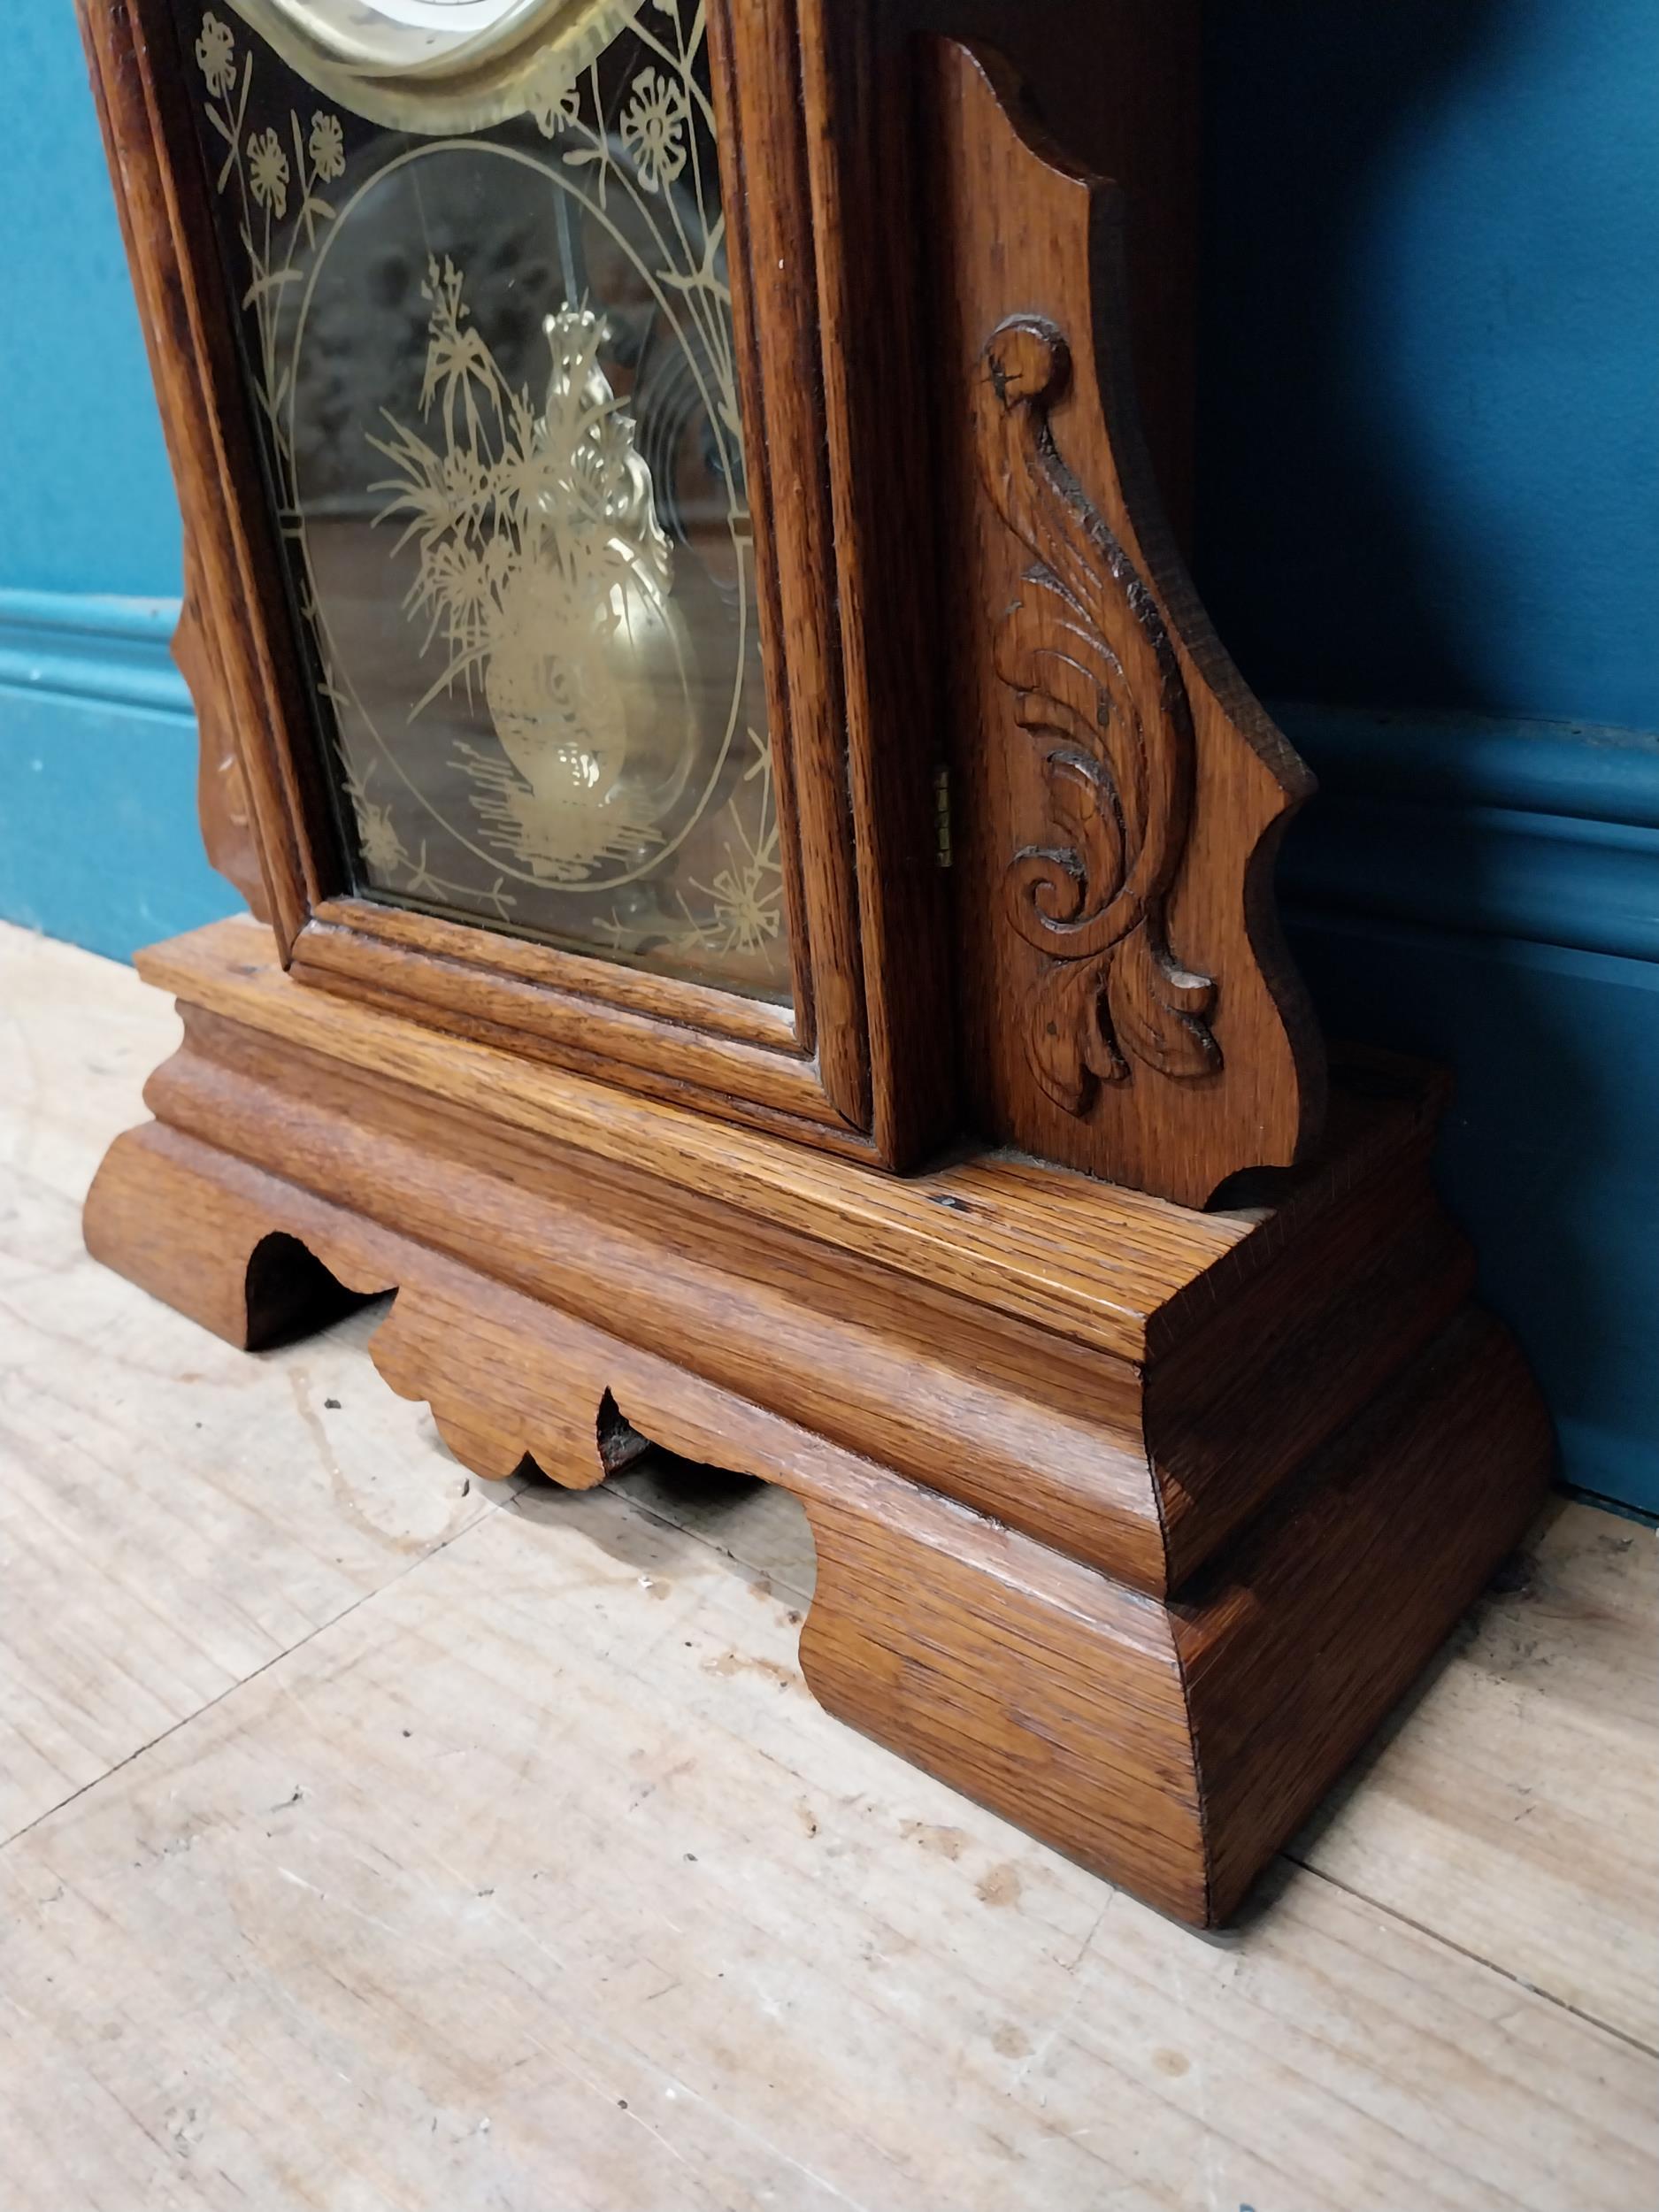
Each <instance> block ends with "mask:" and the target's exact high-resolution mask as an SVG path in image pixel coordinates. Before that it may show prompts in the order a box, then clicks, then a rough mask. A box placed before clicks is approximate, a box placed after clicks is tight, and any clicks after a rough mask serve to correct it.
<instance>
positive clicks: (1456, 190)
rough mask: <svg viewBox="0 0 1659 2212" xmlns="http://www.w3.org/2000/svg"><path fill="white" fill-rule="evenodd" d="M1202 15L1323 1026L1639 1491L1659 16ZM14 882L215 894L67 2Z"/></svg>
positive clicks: (1656, 586)
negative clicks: (1427, 1093) (1428, 1120)
mask: <svg viewBox="0 0 1659 2212" xmlns="http://www.w3.org/2000/svg"><path fill="white" fill-rule="evenodd" d="M1207 16H1208V35H1209V73H1210V86H1209V95H1208V106H1209V129H1210V149H1211V153H1210V185H1209V206H1208V236H1207V251H1206V267H1207V278H1206V327H1205V346H1204V356H1203V370H1202V390H1201V425H1200V429H1201V437H1200V457H1201V464H1202V466H1201V483H1202V504H1201V511H1200V515H1199V531H1198V542H1197V548H1196V559H1195V565H1196V568H1197V570H1198V574H1199V580H1200V583H1201V586H1202V588H1203V590H1204V591H1205V593H1206V595H1207V596H1208V597H1209V599H1210V604H1211V607H1212V609H1213V611H1214V612H1215V614H1216V616H1217V621H1218V624H1219V626H1220V627H1221V630H1222V633H1223V634H1224V635H1225V637H1226V639H1227V641H1228V643H1229V645H1230V646H1231V648H1232V649H1233V652H1234V653H1235V655H1236V656H1237V657H1238V659H1239V660H1240V664H1241V665H1242V666H1243V668H1244V670H1245V672H1246V673H1247V675H1248V676H1249V677H1250V679H1251V680H1252V681H1253V682H1254V683H1255V684H1256V687H1257V688H1258V689H1260V690H1261V691H1262V692H1263V694H1264V695H1267V696H1268V697H1269V698H1270V699H1271V701H1272V702H1273V703H1274V705H1275V708H1276V710H1277V711H1278V712H1279V714H1280V716H1281V718H1282V719H1283V720H1284V721H1285V722H1286V726H1287V727H1288V728H1289V729H1290V731H1291V733H1292V734H1293V736H1294V738H1295V739H1296V741H1297V742H1298V743H1299V744H1301V745H1302V748H1303V749H1304V750H1305V751H1306V752H1307V754H1308V756H1309V757H1310V760H1311V761H1312V762H1313V764H1314V765H1315V767H1316V768H1317V770H1318V771H1319V772H1320V774H1321V777H1322V779H1323V782H1324V786H1325V789H1324V793H1323V795H1322V796H1321V798H1320V800H1319V801H1318V802H1317V804H1316V806H1315V807H1314V808H1313V809H1312V810H1310V813H1309V816H1308V817H1307V818H1306V821H1305V823H1304V824H1303V825H1302V826H1299V828H1298V829H1297V831H1296V832H1295V833H1294V836H1293V838H1292V840H1291V842H1290V845H1289V848H1288V849H1287V852H1286V865H1285V872H1284V880H1285V886H1286V900H1287V904H1288V906H1289V909H1290V912H1291V918H1292V924H1293V930H1294V937H1295V941H1296V945H1297V949H1298V951H1299V953H1300V955H1301V956H1302V960H1303V963H1304V965H1305V966H1306V968H1307V971H1308V973H1309V975H1310V979H1311V980H1312V982H1313V985H1314V987H1315V990H1316V993H1317V995H1318V997H1319V1000H1320V1002H1321V1004H1322V1006H1323V1007H1324V1009H1325V1015H1326V1019H1327V1022H1328V1023H1329V1025H1331V1026H1332V1027H1333V1029H1340V1030H1341V1031H1343V1032H1345V1033H1349V1034H1354V1035H1363V1036H1369V1037H1371V1038H1375V1039H1378V1040H1379V1041H1388V1042H1393V1043H1395V1044H1398V1045H1401V1046H1403V1047H1405V1048H1409V1049H1412V1050H1417V1051H1421V1052H1425V1053H1429V1054H1432V1055H1433V1056H1436V1057H1438V1058H1440V1059H1443V1060H1447V1061H1449V1062H1450V1063H1451V1064H1452V1065H1453V1066H1454V1068H1455V1071H1456V1075H1457V1082H1458V1089H1457V1095H1456V1102H1455V1108H1454V1110H1453V1114H1452V1117H1451V1121H1450V1125H1449V1126H1448V1133H1447V1139H1446V1142H1445V1145H1444V1146H1443V1148H1442V1155H1441V1170H1442V1179H1443V1181H1444V1183H1445V1187H1446V1188H1447V1192H1448V1197H1449V1198H1450V1200H1451V1202H1452V1203H1453V1205H1454V1207H1455V1209H1456V1210H1457V1211H1458V1212H1459V1214H1460V1215H1461V1216H1462V1217H1463V1219H1464V1220H1465V1221H1466V1222H1467V1223H1468V1224H1469V1225H1470V1226H1471V1229H1472V1230H1473V1231H1474V1233H1475V1234H1476V1236H1477V1239H1478V1240H1479V1245H1480V1248H1481V1254H1482V1259H1483V1264H1484V1267H1485V1271H1486V1290H1487V1294H1488V1296H1489V1297H1490V1298H1491V1299H1492V1301H1493V1302H1494V1304H1495V1305H1496V1306H1497V1307H1498V1308H1499V1309H1500V1310H1502V1311H1503V1312H1504V1313H1505V1315H1506V1316H1507V1317H1509V1319H1510V1320H1511V1321H1512V1323H1513V1324H1514V1325H1515V1326H1516V1327H1517V1330H1518V1331H1519V1332H1520V1333H1521V1335H1522V1337H1523V1339H1524V1340H1525V1343H1526V1345H1527V1347H1528V1349H1529V1351H1530V1352H1531V1354H1532V1358H1533V1360H1534V1362H1535V1363H1536V1364H1537V1366H1538V1368H1539V1370H1540V1374H1541V1376H1542V1377H1543V1379H1544V1381H1545V1385H1546V1387H1547V1389H1548V1392H1549V1394H1550V1397H1551V1400H1552V1402H1553V1404H1554V1406H1555V1412H1556V1416H1557V1418H1558V1421H1559V1423H1560V1425H1561V1431H1562V1437H1563V1451H1564V1455H1565V1469H1566V1472H1567V1475H1568V1477H1569V1479H1571V1480H1572V1481H1574V1482H1575V1483H1577V1484H1578V1485H1579V1486H1583V1487H1585V1488H1586V1489H1589V1490H1591V1491H1594V1492H1595V1493H1597V1494H1603V1495H1607V1496H1609V1497H1613V1498H1616V1499H1618V1500H1621V1501H1623V1502H1625V1503H1627V1504H1632V1505H1638V1506H1645V1507H1646V1508H1647V1509H1649V1510H1652V1509H1659V1362H1655V1360H1654V1359H1653V1357H1652V1356H1651V1352H1650V1349H1649V1347H1650V1343H1651V1340H1652V1336H1653V1332H1654V1319H1655V1315H1659V1164H1656V1162H1655V1143H1654V1135H1653V1129H1654V1117H1655V1102H1659V735H1655V733H1656V732H1659V651H1656V650H1655V613H1656V611H1659V406H1655V382H1656V380H1659V129H1655V99H1654V88H1655V85H1659V5H1655V0H1455V5H1451V6H1448V5H1447V4H1445V0H1389V4H1388V5H1387V6H1386V7H1379V6H1378V5H1377V4H1376V0H1210V4H1209V6H1208V8H1207ZM0 188H4V193H5V196H6V204H7V206H8V209H9V210H10V211H11V212H12V227H11V235H12V256H13V261H14V265H15V269H14V281H13V288H12V303H13V311H12V314H11V315H10V316H9V317H8V318H7V319H5V320H4V322H3V323H0V395H3V396H4V402H5V403H4V406H0V915H5V916H9V917H11V918H17V919H22V920H24V921H27V922H30V923H33V924H34V925H35V926H39V927H42V928H45V929H48V930H50V931H52V932H53V933H57V934H58V935H62V936H65V937H68V938H72V939H75V940H77V941H81V942H82V943H87V944H90V945H93V946H95V947H96V948H97V949H99V950H102V951H106V952H111V953H114V954H117V955H119V956H125V955H126V954H127V953H128V952H129V951H130V950H131V949H132V948H133V947H134V945H135V944H137V943H140V942H142V941H145V940H147V939H149V938H152V937H157V936H161V935H165V934H166V933H169V932H171V931H173V930H177V929H182V928H185V927H188V926H190V925H191V924H193V923H195V922H197V921H200V920H204V919H206V918H210V917H211V916H212V915H214V914H217V913H221V912H224V911H227V910H228V909H229V907H230V905H231V904H232V903H233V900H232V895H231V894H230V893H229V892H228V890H227V888H226V887H224V886H223V885H221V884H220V883H219V879H217V878H216V877H214V876H212V875H211V873H210V872H208V871H207V869H206V868H205V866H204V863H203V861H202V859H201V856H200V854H199V852H198V850H197V849H196V836H195V823H194V813H193V781H194V773H195V747H194V737H193V733H192V728H191V724H190V718H189V711H188V702H187V700H186V699H185V696H184V694H183V689H182V687H181V686H180V684H179V682H178V680H177V678H176V677H175V676H174V675H173V672H172V671H171V668H170V665H169V664H168V662H167V660H166V657H165V649H164V642H163V641H164V639H165V633H166V630H167V627H168V626H169V624H170V622H171V619H172V614H173V601H174V599H175V597H176V594H177V591H178V588H179V581H178V575H179V544H178V523H177V517H176V512H175V510H174V507H173V498H172V493H171V488H170V485H169V482H168V479H167V474H166V468H165V457H164V455H163V452H162V447H161V440H160V436H159V433H158V430H157V424H156V420H155V411H154V406H153V403H152V401H151V398H150V387H149V380H148V375H147V373H146V370H145V367H144V363H143V357H142V347H141V344H140V341H139V336H138V333H137V329H136V326H135V323H134V314H133V309H132V305H131V302H130V299H129V296H128V293H127V282H126V274H125V269H124V265H123V261H122V257H121V251H120V245H119V236H118V234H117V231H116V226H115V222H114V218H113V214H112V211H111V205H110V201H109V192H108V186H107V183H106V181H105V179H104V169H103V162H102V157H101V153H100V150H99V148H98V143H97V134H96V127H95V125H94V122H93V119H92V112H91V108H90V104H89V101H88V96H87V93H86V88H85V82H84V77H83V73H82V67H81V56H80V51H79V47H78V44H77V42H76V38H75V34H74V28H73V18H72V12H71V8H70V5H69V0H29V4H28V6H27V9H24V8H16V9H9V10H4V11H0ZM19 241H27V249H26V250H25V249H24V248H22V247H20V246H19ZM19 302H25V303H27V320H24V319H22V318H21V317H20V315H19V313H18V311H17V306H16V303H19Z"/></svg>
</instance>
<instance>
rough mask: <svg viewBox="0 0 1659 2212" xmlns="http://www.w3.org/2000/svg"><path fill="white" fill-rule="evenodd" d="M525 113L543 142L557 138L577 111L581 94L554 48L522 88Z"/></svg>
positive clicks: (559, 54)
mask: <svg viewBox="0 0 1659 2212" xmlns="http://www.w3.org/2000/svg"><path fill="white" fill-rule="evenodd" d="M524 102H525V108H526V112H527V113H528V114H530V115H532V116H534V118H535V125H536V128H537V129H538V130H539V131H540V132H541V135H542V137H543V138H557V136H558V134H559V133H560V132H561V131H562V130H564V129H565V128H566V127H567V126H568V125H570V124H572V123H573V122H574V121H575V120H576V118H577V115H578V113H579V111H580V107H581V94H580V90H579V89H578V88H577V84H576V80H575V78H574V77H573V76H572V74H571V67H570V63H569V61H568V60H567V59H566V58H565V55H564V54H563V53H562V52H561V51H560V50H559V49H558V48H557V47H555V48H554V49H553V50H552V51H551V52H550V53H549V54H547V55H546V56H544V57H543V58H542V61H541V66H540V67H539V68H538V69H537V70H536V72H535V73H534V76H533V77H532V78H531V80H530V81H529V83H528V84H526V87H525V92H524Z"/></svg>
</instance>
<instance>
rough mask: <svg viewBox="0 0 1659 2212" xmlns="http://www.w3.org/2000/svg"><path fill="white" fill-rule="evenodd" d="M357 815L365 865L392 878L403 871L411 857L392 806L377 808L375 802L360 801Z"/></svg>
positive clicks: (358, 834)
mask: <svg viewBox="0 0 1659 2212" xmlns="http://www.w3.org/2000/svg"><path fill="white" fill-rule="evenodd" d="M357 837H358V841H359V842H360V843H361V845H362V848H363V859H364V864H365V866H366V867H368V868H370V869H372V870H373V872H374V873H375V874H376V875H379V876H388V875H390V874H391V873H392V872H393V870H394V869H396V868H401V867H402V866H403V863H404V861H405V860H406V859H407V858H408V857H409V856H408V855H407V853H405V852H404V850H403V839H402V838H401V837H400V836H399V835H398V833H397V829H396V825H395V824H394V822H393V820H392V810H391V809H390V807H388V806H380V805H378V804H376V803H375V802H374V801H373V799H359V800H358V802H357Z"/></svg>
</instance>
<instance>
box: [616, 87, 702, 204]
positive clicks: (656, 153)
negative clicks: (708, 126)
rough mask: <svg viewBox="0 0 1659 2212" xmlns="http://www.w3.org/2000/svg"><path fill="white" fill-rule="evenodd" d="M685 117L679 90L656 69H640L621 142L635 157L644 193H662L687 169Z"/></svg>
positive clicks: (625, 112) (681, 93)
mask: <svg viewBox="0 0 1659 2212" xmlns="http://www.w3.org/2000/svg"><path fill="white" fill-rule="evenodd" d="M686 115H687V107H686V96H685V94H684V93H683V92H682V91H681V90H680V87H679V86H678V85H677V84H671V83H670V82H669V81H668V80H667V79H666V78H665V77H662V76H659V75H658V74H657V71H656V70H655V69H641V72H640V73H639V75H638V76H637V77H636V78H635V79H634V97H633V99H632V100H631V101H630V102H629V104H628V105H627V107H626V109H625V110H624V111H623V116H622V142H623V144H624V145H625V146H626V148H627V150H628V151H629V153H630V154H631V155H632V156H633V157H634V169H635V171H636V172H637V173H638V175H639V180H640V188H641V191H645V192H660V191H661V190H662V188H663V187H664V185H665V184H672V182H673V181H674V179H675V178H676V177H677V176H678V175H679V174H680V171H681V170H682V169H683V168H684V167H685V165H686V141H685V132H684V126H685V120H686Z"/></svg>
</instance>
